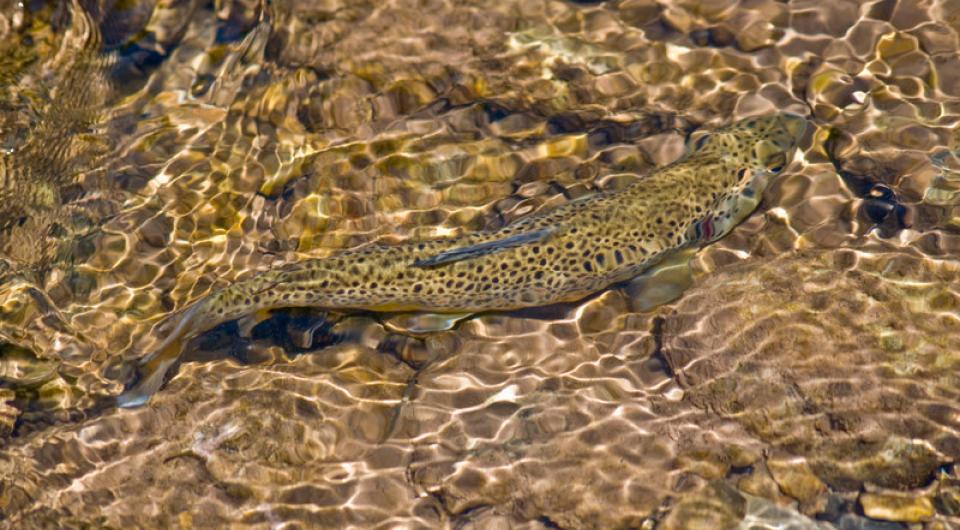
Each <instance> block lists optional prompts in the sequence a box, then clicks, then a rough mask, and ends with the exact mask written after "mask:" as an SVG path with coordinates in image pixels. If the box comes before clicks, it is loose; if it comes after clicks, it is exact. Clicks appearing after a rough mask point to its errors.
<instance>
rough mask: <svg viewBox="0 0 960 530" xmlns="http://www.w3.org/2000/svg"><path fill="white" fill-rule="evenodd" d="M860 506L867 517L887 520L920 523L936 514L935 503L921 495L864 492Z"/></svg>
mask: <svg viewBox="0 0 960 530" xmlns="http://www.w3.org/2000/svg"><path fill="white" fill-rule="evenodd" d="M860 506H861V507H862V508H863V513H864V514H865V515H866V516H867V517H872V518H874V519H882V520H885V521H901V522H905V523H919V522H923V521H929V520H930V519H931V518H932V517H933V515H934V510H933V503H932V502H931V501H930V499H929V498H928V497H923V496H919V495H903V494H894V493H864V494H862V495H860Z"/></svg>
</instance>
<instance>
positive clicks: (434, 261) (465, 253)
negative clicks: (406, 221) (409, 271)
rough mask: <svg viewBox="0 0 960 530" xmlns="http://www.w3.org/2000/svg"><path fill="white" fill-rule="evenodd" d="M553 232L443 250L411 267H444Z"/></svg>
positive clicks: (541, 237) (541, 238)
mask: <svg viewBox="0 0 960 530" xmlns="http://www.w3.org/2000/svg"><path fill="white" fill-rule="evenodd" d="M553 232H554V230H553V229H551V228H540V229H538V230H531V231H529V232H522V233H519V234H515V235H512V236H507V237H504V238H502V239H495V240H493V241H484V242H483V243H477V244H476V245H469V246H466V247H459V248H453V249H450V250H445V251H443V252H441V253H439V254H437V255H434V256H430V257H427V258H421V259H418V260H416V261H414V262H413V266H414V267H424V268H425V267H436V266H437V265H445V264H447V263H453V262H455V261H463V260H466V259H473V258H476V257H479V256H485V255H487V254H493V253H495V252H500V251H501V250H505V249H508V248H515V247H519V246H523V245H528V244H530V243H535V242H538V241H543V240H544V239H546V238H548V237H550V234H552V233H553Z"/></svg>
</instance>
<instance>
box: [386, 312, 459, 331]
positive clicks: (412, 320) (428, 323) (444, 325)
mask: <svg viewBox="0 0 960 530" xmlns="http://www.w3.org/2000/svg"><path fill="white" fill-rule="evenodd" d="M471 316H473V313H399V314H396V315H393V316H392V317H390V318H388V319H386V320H384V322H383V324H384V326H386V327H387V329H389V330H390V331H394V332H396V333H400V334H403V335H423V334H426V333H434V332H437V331H447V330H450V329H453V328H454V327H456V325H457V324H459V323H460V321H461V320H463V319H465V318H469V317H471Z"/></svg>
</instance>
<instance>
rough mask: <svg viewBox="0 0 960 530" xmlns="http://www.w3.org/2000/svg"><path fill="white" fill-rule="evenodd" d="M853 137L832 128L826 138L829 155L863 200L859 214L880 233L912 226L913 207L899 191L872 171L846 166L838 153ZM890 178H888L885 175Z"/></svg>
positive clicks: (835, 166) (849, 186)
mask: <svg viewBox="0 0 960 530" xmlns="http://www.w3.org/2000/svg"><path fill="white" fill-rule="evenodd" d="M852 143H853V140H851V139H849V138H844V135H843V133H841V132H840V131H838V130H836V129H831V130H830V134H829V136H828V137H827V139H826V141H825V142H824V150H825V151H826V153H827V158H828V160H830V163H831V164H832V165H833V167H834V169H835V170H836V172H837V174H838V175H840V178H841V179H842V180H843V183H844V184H845V185H846V186H847V188H848V189H849V190H850V191H852V192H853V194H854V195H856V196H857V197H859V198H860V199H862V200H863V202H862V204H861V205H860V208H858V210H857V216H858V217H859V218H860V220H861V221H862V222H864V223H866V224H869V225H870V226H872V227H873V228H875V229H876V230H877V231H878V233H879V235H880V236H881V237H884V238H890V237H893V236H895V235H896V234H898V233H899V232H900V231H901V230H904V229H906V228H910V227H911V224H912V223H911V218H912V216H913V214H912V211H911V210H910V209H908V208H907V207H906V206H904V204H903V203H902V202H901V200H900V197H899V195H898V194H897V192H896V191H895V190H894V189H893V188H891V187H890V186H888V185H887V184H885V183H884V182H882V181H881V179H878V178H876V177H874V176H871V175H858V174H855V173H853V172H851V171H848V170H846V169H845V168H844V161H843V160H842V159H841V158H840V157H839V155H838V153H839V152H840V151H841V150H842V149H843V148H844V144H848V145H849V144H852ZM883 180H889V179H883Z"/></svg>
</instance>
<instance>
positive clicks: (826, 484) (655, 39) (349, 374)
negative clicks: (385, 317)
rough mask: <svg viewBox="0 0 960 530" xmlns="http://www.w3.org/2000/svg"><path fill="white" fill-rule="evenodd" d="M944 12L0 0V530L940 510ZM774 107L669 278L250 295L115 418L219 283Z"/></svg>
mask: <svg viewBox="0 0 960 530" xmlns="http://www.w3.org/2000/svg"><path fill="white" fill-rule="evenodd" d="M958 34H960V3H958V2H955V1H951V0H943V1H887V0H882V1H875V2H860V3H857V2H851V1H844V0H835V1H832V2H806V1H794V2H788V3H783V2H776V1H772V0H770V1H763V0H743V1H726V0H724V1H716V2H714V1H711V2H692V1H676V2H666V1H659V2H656V1H652V0H650V1H646V0H623V1H615V0H608V1H605V2H572V1H566V2H565V1H527V0H515V1H457V2H454V1H432V0H421V1H413V0H389V1H387V2H364V1H350V2H346V1H344V2H340V1H336V0H329V1H323V2H292V1H278V2H272V3H271V4H270V5H269V6H266V7H264V6H262V5H260V3H258V2H254V1H249V0H223V1H218V2H213V3H210V2H199V1H196V0H175V1H171V2H152V1H145V0H144V1H132V2H113V1H110V0H91V1H86V0H77V1H74V2H62V3H61V2H42V1H25V2H13V1H9V0H0V149H2V155H0V156H2V158H0V184H2V185H0V436H2V439H0V444H2V451H0V521H2V524H3V525H4V526H7V527H10V528H46V527H110V528H114V527H115V528H120V527H124V528H126V527H184V528H191V527H198V528H208V527H221V526H230V525H234V526H240V527H242V526H247V525H250V526H254V527H276V528H312V527H331V528H340V527H353V528H438V527H439V528H442V527H449V528H497V529H500V528H531V529H532V528H666V529H676V528H711V529H712V528H744V529H746V528H798V529H799V528H810V529H814V528H816V529H831V528H838V529H854V528H875V529H901V528H921V527H922V528H927V529H942V528H955V527H960V469H958V468H957V467H956V462H957V460H958V457H960V407H958V405H957V402H958V398H960V391H958V389H960V353H958V352H960V314H958V311H960V277H958V276H960V261H958V258H957V255H958V254H957V253H958V250H960V184H958V183H960V158H958V155H960V125H958V124H960V37H958ZM772 111H788V112H793V113H796V114H801V115H803V116H806V117H807V118H808V119H809V122H810V127H809V128H808V133H807V136H806V137H805V139H804V140H803V142H802V145H801V153H799V154H798V156H797V157H796V159H795V160H793V161H792V162H791V163H790V164H789V165H788V166H787V167H786V168H785V169H784V171H783V172H782V174H781V176H779V177H778V178H777V179H776V180H774V181H773V182H772V184H771V185H770V187H769V188H768V189H767V190H766V192H765V194H764V197H763V201H762V203H761V205H760V207H759V209H758V210H757V212H755V213H754V215H752V216H751V217H749V218H748V219H747V220H746V221H745V222H744V223H743V224H742V225H740V226H739V227H738V228H737V229H736V230H735V231H734V232H733V233H731V234H730V235H729V236H727V237H726V238H724V239H723V240H721V241H720V242H718V243H716V244H713V245H711V246H709V247H707V248H706V249H704V250H703V251H701V252H700V253H699V254H698V255H697V256H696V258H695V260H694V263H693V266H694V284H693V286H691V287H690V288H689V289H688V290H687V291H686V292H685V293H683V295H682V296H681V297H680V298H679V299H678V300H676V301H674V302H672V303H669V304H666V305H662V306H660V307H657V308H654V309H652V310H646V308H645V307H639V306H638V303H637V293H636V292H634V291H633V290H631V289H630V288H615V289H610V290H607V291H604V292H601V293H598V294H597V295H596V296H594V297H591V298H589V299H588V300H585V301H583V302H581V303H576V304H569V305H564V306H559V307H546V308H537V309H533V310H525V311H519V312H511V313H489V314H484V315H480V316H478V317H476V318H472V319H468V320H466V321H465V322H463V323H461V324H460V325H459V326H458V327H456V328H455V329H453V330H450V331H444V332H437V333H432V334H427V335H424V336H418V337H411V336H408V335H404V334H400V333H396V332H395V331H391V329H389V328H388V327H387V326H385V325H384V323H383V322H382V321H381V320H380V319H378V318H377V316H376V315H371V314H342V315H326V314H324V313H322V312H321V311H319V310H312V309H291V310H282V311H274V312H273V313H271V314H269V315H253V316H251V317H250V318H245V319H242V320H241V321H239V322H237V323H231V324H227V325H224V326H221V327H219V328H217V329H215V330H212V331H211V332H209V333H207V334H205V335H203V336H202V337H200V338H199V339H198V340H196V341H194V342H193V343H191V346H190V347H189V348H188V351H187V352H186V354H185V358H184V362H183V363H182V364H181V365H180V366H179V367H178V368H177V369H176V371H175V373H174V377H173V378H172V379H171V380H170V381H169V383H168V384H167V385H166V386H165V387H164V388H163V389H162V390H161V391H160V392H158V393H157V394H156V395H155V396H154V397H153V398H152V399H151V401H150V403H149V404H148V405H147V406H144V407H141V408H136V409H130V410H123V409H118V408H116V406H115V397H116V396H117V395H118V394H119V393H120V392H121V391H122V390H123V388H124V385H125V384H128V383H129V377H130V369H129V368H130V366H131V363H133V362H135V360H136V359H137V358H139V357H140V356H142V355H144V353H145V352H148V351H150V350H151V349H152V348H153V347H155V346H156V345H157V344H158V343H159V342H160V341H161V340H162V339H163V336H164V332H165V331H166V330H168V329H169V328H168V327H166V326H167V324H165V318H167V317H168V316H169V315H170V314H171V313H173V312H174V311H177V310H180V309H183V308H185V307H187V306H189V305H190V304H191V303H192V302H194V301H196V300H198V299H200V298H201V297H203V296H204V295H205V294H208V293H210V292H212V291H215V290H216V289H218V288H221V287H223V286H226V285H229V284H230V283H231V282H233V281H237V280H241V279H244V278H248V277H251V276H252V275H255V274H256V273H257V272H258V271H263V270H267V269H270V268H271V267H276V266H279V265H281V264H286V263H291V262H295V261H298V260H303V259H307V258H316V257H324V256H328V255H330V254H332V253H334V252H336V251H338V250H341V249H346V248H352V247H356V246H359V245H362V244H365V243H368V242H371V241H382V242H399V241H406V240H417V239H425V238H433V237H446V236H453V235H457V234H463V233H470V232H473V231H477V230H484V229H493V228H497V227H500V226H503V225H505V224H507V223H509V222H511V221H513V220H516V219H519V218H521V217H523V216H525V215H528V214H530V213H531V212H536V211H539V210H541V209H544V208H550V207H553V206H556V205H558V204H562V203H564V202H566V201H570V200H573V199H575V198H577V197H581V196H584V195H586V194H589V193H592V192H595V191H597V190H615V189H619V188H622V187H623V186H625V185H627V184H628V183H629V182H630V181H631V180H632V179H635V178H641V177H642V175H643V174H644V173H646V172H649V171H651V170H653V169H654V168H656V167H657V166H660V165H663V164H666V163H669V162H670V161H672V160H674V159H676V158H677V157H678V156H680V154H681V153H682V151H683V145H684V141H685V139H686V138H687V136H688V135H689V134H690V133H691V132H692V131H694V130H696V129H698V128H704V129H710V128H713V127H717V126H721V125H724V124H728V123H730V122H732V121H734V120H738V119H741V118H744V117H746V116H754V115H760V114H765V113H769V112H772ZM910 525H913V526H910Z"/></svg>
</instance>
